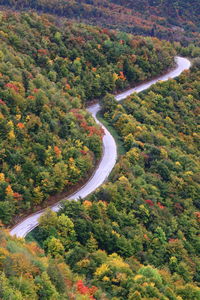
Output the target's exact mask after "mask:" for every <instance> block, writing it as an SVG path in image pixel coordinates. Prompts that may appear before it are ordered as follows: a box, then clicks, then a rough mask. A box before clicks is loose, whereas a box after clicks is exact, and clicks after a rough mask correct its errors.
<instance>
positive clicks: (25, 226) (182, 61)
mask: <svg viewBox="0 0 200 300" xmlns="http://www.w3.org/2000/svg"><path fill="white" fill-rule="evenodd" d="M175 61H176V67H175V69H174V70H172V71H169V72H168V73H167V74H165V75H162V76H160V77H158V78H157V79H153V80H150V81H148V82H147V83H143V84H140V85H138V86H137V87H135V88H133V89H129V90H128V91H126V92H123V93H121V94H119V95H117V96H116V97H115V98H116V100H117V101H120V100H123V99H125V98H126V97H128V96H130V95H131V94H132V93H134V92H137V93H138V92H141V91H144V90H146V89H148V88H149V87H150V86H151V85H152V84H154V83H156V82H158V81H166V80H168V79H170V78H175V77H177V76H179V75H180V74H181V73H182V72H183V71H184V70H188V69H189V68H190V66H191V63H190V61H189V60H188V59H186V58H182V57H179V56H177V57H175ZM99 110H100V105H99V104H94V105H92V106H90V107H89V108H88V111H89V112H90V113H91V114H92V116H93V117H94V119H95V121H96V122H97V123H98V124H100V125H101V126H102V128H103V129H104V132H105V135H104V137H103V147H104V151H103V156H102V159H101V161H100V163H99V165H98V167H97V169H96V170H95V172H94V174H93V176H92V177H91V178H90V179H89V180H88V182H87V183H86V184H85V185H84V186H83V187H81V188H80V189H79V190H78V191H76V192H75V193H74V194H72V195H70V196H68V197H67V198H66V199H69V200H72V199H75V200H78V199H79V198H80V197H81V198H85V197H86V196H88V195H89V194H91V193H92V192H94V191H95V190H96V189H97V188H98V187H99V186H100V185H101V184H102V183H103V182H104V181H105V180H106V179H107V177H108V176H109V174H110V172H111V171H112V169H113V167H114V165H115V163H116V160H117V146H116V143H115V140H114V138H113V137H112V135H111V134H110V132H109V131H108V130H107V129H106V128H105V127H104V126H103V124H101V123H100V122H99V121H98V120H97V118H96V114H97V112H98V111H99ZM63 200H65V199H63ZM59 208H60V202H59V203H57V204H54V205H53V206H51V209H52V210H53V211H56V212H57V211H58V210H59ZM44 211H45V210H41V211H39V212H37V213H34V214H32V215H30V216H29V217H26V218H25V219H24V220H23V221H21V222H20V223H18V224H17V225H16V226H15V227H13V228H12V229H11V230H10V234H11V235H13V236H14V235H16V236H17V237H21V238H23V237H25V236H26V235H27V234H28V233H29V232H30V231H32V230H33V229H34V228H35V227H37V226H38V219H39V217H40V216H41V215H42V214H43V213H44Z"/></svg>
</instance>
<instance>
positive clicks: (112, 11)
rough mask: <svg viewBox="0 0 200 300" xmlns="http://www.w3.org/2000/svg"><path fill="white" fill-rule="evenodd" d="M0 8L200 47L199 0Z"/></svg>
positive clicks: (21, 3)
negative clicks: (32, 12)
mask: <svg viewBox="0 0 200 300" xmlns="http://www.w3.org/2000/svg"><path fill="white" fill-rule="evenodd" d="M55 4H56V5H55ZM0 5H4V6H6V7H11V8H12V9H14V10H15V9H18V10H21V9H24V10H27V9H33V10H36V11H38V12H43V13H52V14H55V15H58V16H61V17H67V18H72V19H75V20H77V21H78V22H80V21H81V22H84V23H89V24H93V25H98V26H101V27H107V28H112V29H117V30H121V31H126V32H129V33H134V34H142V35H147V36H156V37H158V38H160V39H167V40H171V41H180V42H181V43H182V44H183V45H187V44H188V43H193V42H194V43H196V44H199V40H200V17H199V16H200V14H199V11H200V2H199V0H176V1H175V0H134V1H131V0H73V1H63V0H50V1H47V0H34V1H32V0H31V1H26V0H18V1H15V0H0Z"/></svg>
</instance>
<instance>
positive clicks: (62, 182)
mask: <svg viewBox="0 0 200 300" xmlns="http://www.w3.org/2000/svg"><path fill="white" fill-rule="evenodd" d="M0 18H1V24H0V40H1V45H0V88H1V89H0V148H1V150H0V168H1V170H0V197H1V200H0V219H1V220H2V221H3V222H4V223H5V224H8V223H9V222H10V221H11V219H12V217H13V216H15V215H16V214H19V213H21V212H23V211H27V210H29V209H32V208H33V207H37V206H42V205H43V204H45V201H46V199H48V198H49V196H52V195H55V194H56V193H58V192H61V191H62V190H63V189H64V188H65V189H66V191H68V190H69V189H70V188H71V187H72V186H73V185H74V184H75V183H77V182H80V180H82V179H83V178H85V177H86V176H85V175H86V174H90V172H91V171H92V168H93V167H94V164H95V163H96V162H97V160H98V159H99V158H100V156H101V138H102V135H103V131H102V130H101V129H100V128H99V127H98V126H97V125H95V123H94V120H93V119H92V118H91V116H90V115H89V114H88V113H87V112H86V111H85V110H84V109H83V108H84V106H85V104H88V103H89V102H90V101H91V100H94V99H97V98H99V97H102V96H103V95H105V93H106V92H108V91H110V92H111V91H114V90H117V89H120V88H125V87H128V85H129V84H130V83H132V82H138V81H141V80H143V79H146V78H149V77H151V76H155V75H156V74H158V73H161V72H163V70H165V69H166V68H167V67H168V66H169V65H172V63H173V59H172V57H173V55H174V50H173V48H172V46H171V45H170V44H169V43H168V42H160V41H159V40H157V39H150V38H142V37H133V36H131V35H129V36H128V35H126V34H120V33H116V32H110V31H108V30H102V29H99V28H94V27H89V26H84V25H76V24H75V23H71V22H65V23H63V24H62V26H61V27H57V26H56V24H55V22H56V20H54V19H52V18H50V19H48V18H46V17H39V16H38V15H36V14H29V13H23V14H19V13H9V12H4V13H1V15H0ZM54 21H55V22H54ZM131 74H132V75H133V74H134V76H131Z"/></svg>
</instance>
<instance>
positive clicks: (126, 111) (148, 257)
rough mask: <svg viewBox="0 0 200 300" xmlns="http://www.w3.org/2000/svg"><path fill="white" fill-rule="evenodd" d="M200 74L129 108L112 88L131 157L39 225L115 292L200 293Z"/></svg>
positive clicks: (107, 104)
mask: <svg viewBox="0 0 200 300" xmlns="http://www.w3.org/2000/svg"><path fill="white" fill-rule="evenodd" d="M199 76H200V71H199V69H198V68H196V67H194V68H193V70H192V71H191V72H189V71H187V72H185V73H184V74H182V75H181V76H180V78H179V79H177V80H170V81H168V82H165V83H158V84H156V85H154V86H153V87H152V88H151V90H150V91H147V92H145V93H142V94H140V95H136V94H135V95H132V96H130V97H129V98H127V99H126V100H125V101H124V102H123V104H122V105H121V104H120V105H119V104H118V103H116V102H115V99H114V98H113V97H112V96H109V95H107V96H106V97H105V98H104V99H103V101H102V108H103V111H104V117H105V118H106V119H107V121H108V122H110V124H112V126H114V128H115V129H116V130H117V131H118V133H119V135H121V137H122V141H123V143H124V148H125V150H126V154H125V155H124V156H121V157H120V159H119V161H118V163H117V164H116V166H115V168H114V170H113V172H112V175H111V177H110V180H109V182H108V183H106V184H104V185H103V186H102V187H101V188H99V189H98V190H97V191H96V193H94V194H93V195H92V196H91V197H89V198H87V199H85V200H82V201H78V202H75V201H72V202H71V201H70V202H69V201H66V202H64V203H63V208H62V209H61V211H60V212H59V214H58V215H57V214H56V213H54V212H51V211H47V212H46V214H45V215H44V216H43V217H41V218H40V226H39V227H38V228H37V229H35V230H34V232H33V236H34V237H35V239H36V240H37V241H38V242H39V244H40V245H41V246H42V248H44V249H45V252H46V254H49V255H51V256H52V257H60V256H61V257H63V259H64V260H65V262H66V263H67V264H69V265H70V267H71V268H72V270H73V271H74V272H76V273H78V274H79V275H80V276H84V278H85V279H86V280H87V281H89V282H90V283H91V284H94V285H95V286H97V288H99V289H101V290H102V291H103V292H104V293H105V294H106V295H107V297H108V299H163V300H164V299H174V300H175V299H177V300H178V299H185V300H192V299H194V300H198V299H199V297H200V288H199V283H200V277H199V274H200V261H199V251H200V248H199V224H200V212H199V208H200V206H199V193H200V184H199V183H200V182H199V178H200V177H199V170H200V164H199V149H200V147H199V126H200V122H199V121H200V120H199V100H200V81H199V78H200V77H199ZM111 103H112V105H111ZM60 224H62V225H63V226H61V225H60ZM138 264H139V265H138ZM140 264H142V265H145V267H142V269H140V268H141V265H140ZM136 271H137V273H135V272H136ZM170 282H173V285H170ZM115 297H116V298H115ZM97 299H99V298H97Z"/></svg>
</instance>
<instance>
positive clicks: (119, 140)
mask: <svg viewBox="0 0 200 300" xmlns="http://www.w3.org/2000/svg"><path fill="white" fill-rule="evenodd" d="M97 119H98V120H99V121H100V122H101V123H102V124H103V125H104V126H105V127H106V128H107V129H108V131H109V132H110V133H111V134H112V136H113V137H114V139H115V142H116V144H117V154H118V156H119V155H124V154H125V153H126V149H125V147H124V143H123V140H122V138H121V137H120V136H119V134H118V132H117V130H116V129H115V128H114V127H113V126H112V125H111V124H110V123H109V122H108V121H107V120H105V119H104V118H103V115H102V113H101V111H99V112H98V113H97Z"/></svg>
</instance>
